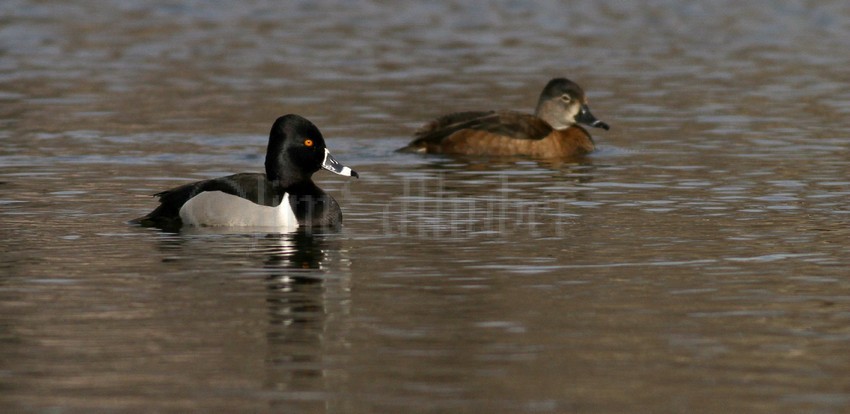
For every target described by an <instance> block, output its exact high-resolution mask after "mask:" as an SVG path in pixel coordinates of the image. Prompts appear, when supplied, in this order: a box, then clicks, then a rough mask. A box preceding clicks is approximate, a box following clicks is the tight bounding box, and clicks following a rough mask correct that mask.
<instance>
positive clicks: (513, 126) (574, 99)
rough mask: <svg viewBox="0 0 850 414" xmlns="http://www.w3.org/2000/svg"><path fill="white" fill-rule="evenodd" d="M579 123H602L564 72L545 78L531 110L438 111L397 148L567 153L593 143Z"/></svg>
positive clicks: (583, 149)
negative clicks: (561, 75) (442, 112)
mask: <svg viewBox="0 0 850 414" xmlns="http://www.w3.org/2000/svg"><path fill="white" fill-rule="evenodd" d="M576 123H581V124H585V125H589V126H592V127H596V128H603V129H606V130H607V129H608V128H609V127H608V124H606V123H604V122H602V121H600V120H598V119H596V117H594V116H593V114H591V113H590V108H589V107H588V106H587V98H586V97H585V95H584V91H583V90H582V89H581V87H580V86H578V84H576V83H575V82H573V81H570V80H568V79H564V78H555V79H552V80H551V81H549V83H548V84H547V85H546V87H545V88H543V92H541V93H540V99H539V100H538V101H537V109H536V111H535V112H534V115H531V114H525V113H520V112H514V111H472V112H458V113H453V114H449V115H444V116H442V117H439V118H437V119H435V120H433V121H431V122H429V123H428V124H426V125H425V126H423V127H422V128H421V129H420V130H418V131H416V133H415V134H414V137H415V139H414V140H413V141H412V142H411V143H410V144H408V146H406V147H404V148H402V149H400V151H402V152H420V153H444V154H466V155H496V156H510V155H528V156H532V157H537V158H554V157H572V156H577V155H584V154H587V153H589V152H591V151H593V149H594V144H593V139H592V138H591V137H590V134H589V133H588V132H587V131H586V130H585V129H584V128H582V127H580V126H578V125H576Z"/></svg>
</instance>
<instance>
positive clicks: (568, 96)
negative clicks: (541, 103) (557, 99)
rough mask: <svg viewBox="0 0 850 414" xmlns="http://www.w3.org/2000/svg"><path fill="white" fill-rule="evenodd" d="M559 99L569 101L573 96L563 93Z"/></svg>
mask: <svg viewBox="0 0 850 414" xmlns="http://www.w3.org/2000/svg"><path fill="white" fill-rule="evenodd" d="M561 100H562V101H564V102H570V101H572V100H573V98H570V95H567V94H563V95H561Z"/></svg>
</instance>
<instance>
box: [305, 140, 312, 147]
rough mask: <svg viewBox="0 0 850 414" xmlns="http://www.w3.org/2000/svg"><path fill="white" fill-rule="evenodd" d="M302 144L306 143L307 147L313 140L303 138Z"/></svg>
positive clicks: (310, 145)
mask: <svg viewBox="0 0 850 414" xmlns="http://www.w3.org/2000/svg"><path fill="white" fill-rule="evenodd" d="M304 145H306V146H308V147H312V146H313V140H312V139H305V140H304Z"/></svg>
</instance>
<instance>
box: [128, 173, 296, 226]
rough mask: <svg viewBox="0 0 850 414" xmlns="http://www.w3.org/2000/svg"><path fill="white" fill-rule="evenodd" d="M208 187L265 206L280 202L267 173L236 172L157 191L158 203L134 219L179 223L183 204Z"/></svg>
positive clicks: (141, 222) (163, 223)
mask: <svg viewBox="0 0 850 414" xmlns="http://www.w3.org/2000/svg"><path fill="white" fill-rule="evenodd" d="M205 191H221V192H223V193H227V194H232V195H235V196H239V197H242V198H245V199H248V200H250V201H252V202H254V203H257V204H261V205H266V206H275V205H276V204H277V203H279V202H280V200H279V199H278V198H277V197H276V195H275V193H274V191H273V189H272V187H271V184H270V183H269V182H268V180H266V176H265V174H253V173H244V174H235V175H230V176H227V177H221V178H214V179H211V180H204V181H198V182H194V183H189V184H185V185H181V186H179V187H175V188H172V189H170V190H165V191H162V192H159V193H156V194H154V196H155V197H158V198H159V206H157V208H156V209H154V210H153V211H151V212H150V213H149V214H147V215H146V216H144V217H140V218H138V219H135V220H133V222H135V223H138V224H142V225H149V226H159V225H169V224H171V223H172V222H177V223H178V224H179V219H180V208H181V207H183V204H186V202H187V201H189V200H190V199H191V198H192V197H195V196H196V195H198V194H200V193H202V192H205Z"/></svg>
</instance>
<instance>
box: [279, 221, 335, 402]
mask: <svg viewBox="0 0 850 414" xmlns="http://www.w3.org/2000/svg"><path fill="white" fill-rule="evenodd" d="M275 236H280V237H281V238H282V240H281V241H282V243H281V244H280V246H279V247H280V248H279V250H278V251H277V252H276V253H271V254H269V255H268V257H267V259H266V261H265V269H266V270H268V271H270V273H269V275H268V276H267V277H266V291H267V297H266V303H267V306H268V328H267V331H266V340H267V345H268V354H267V357H266V363H265V366H266V370H267V377H266V381H267V383H266V388H267V389H268V390H269V391H273V392H275V393H281V394H280V398H274V399H272V400H270V402H269V403H270V405H271V407H272V408H274V409H277V410H280V409H289V410H292V409H296V410H298V409H304V410H310V411H311V412H312V411H314V410H318V411H317V412H322V410H324V409H325V408H327V407H326V406H325V405H326V404H325V402H324V401H318V400H311V401H299V399H297V398H292V397H293V395H294V394H303V393H316V392H317V391H318V392H327V391H328V390H329V387H330V384H332V383H333V382H334V378H333V372H334V371H333V370H332V369H330V370H329V369H328V363H327V362H326V361H325V358H326V355H328V354H333V353H334V349H337V348H341V347H342V345H343V344H344V337H342V336H340V335H337V336H336V337H335V336H334V334H333V333H337V334H340V333H343V332H345V329H342V328H341V327H338V328H335V329H329V325H333V324H334V323H338V322H339V321H340V320H343V319H344V318H343V316H344V315H346V314H348V311H347V304H348V302H349V297H348V291H349V289H348V284H347V282H348V277H347V276H348V275H347V273H346V272H339V271H337V270H344V269H345V267H346V266H345V264H346V263H347V262H348V261H347V260H346V259H345V258H344V257H341V256H342V254H344V252H341V251H340V246H339V245H340V244H341V243H340V241H339V239H338V238H337V237H334V235H328V234H316V233H310V232H306V231H299V232H296V233H291V234H285V235H275ZM330 269H334V270H330Z"/></svg>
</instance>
